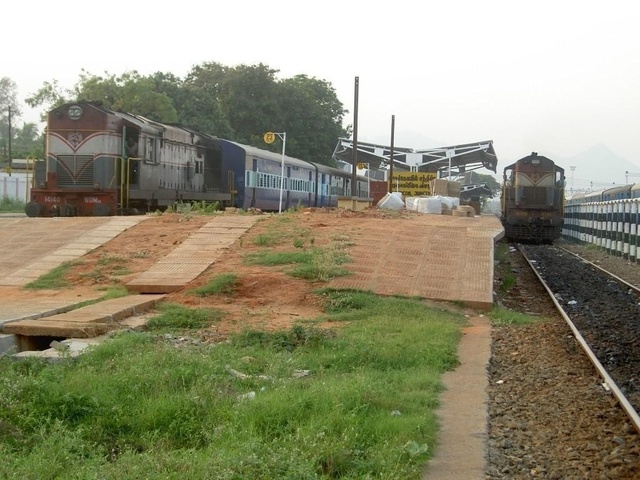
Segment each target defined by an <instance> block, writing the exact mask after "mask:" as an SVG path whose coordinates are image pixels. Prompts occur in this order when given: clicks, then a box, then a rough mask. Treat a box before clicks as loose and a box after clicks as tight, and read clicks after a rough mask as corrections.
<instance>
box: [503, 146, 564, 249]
mask: <svg viewBox="0 0 640 480" xmlns="http://www.w3.org/2000/svg"><path fill="white" fill-rule="evenodd" d="M564 187H565V176H564V169H563V168H561V167H559V166H558V165H556V164H555V162H553V161H552V160H550V159H549V158H547V157H544V156H542V155H538V154H537V153H536V152H532V153H531V155H528V156H526V157H523V158H521V159H520V160H518V161H516V162H515V163H513V164H511V165H509V166H507V167H505V168H504V175H503V182H502V198H501V217H500V219H501V222H502V225H503V227H504V230H505V238H507V239H508V240H513V241H521V242H535V243H552V242H553V241H554V240H556V239H558V238H560V237H561V235H562V226H563V223H564V211H563V208H564Z"/></svg>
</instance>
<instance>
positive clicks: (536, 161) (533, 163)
mask: <svg viewBox="0 0 640 480" xmlns="http://www.w3.org/2000/svg"><path fill="white" fill-rule="evenodd" d="M531 165H540V159H539V158H534V159H532V160H531Z"/></svg>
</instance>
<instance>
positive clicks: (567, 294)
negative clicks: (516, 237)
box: [517, 245, 640, 433]
mask: <svg viewBox="0 0 640 480" xmlns="http://www.w3.org/2000/svg"><path fill="white" fill-rule="evenodd" d="M517 247H518V250H519V251H520V252H521V253H522V254H523V256H524V257H525V259H526V261H527V262H528V264H529V266H530V267H531V268H532V270H533V271H534V273H535V274H536V276H537V277H538V279H539V280H540V281H541V282H542V284H543V286H544V288H545V289H546V291H547V292H548V293H549V295H550V296H551V298H552V300H553V302H554V304H555V306H556V308H557V309H558V311H559V312H560V314H561V315H562V317H563V318H564V320H565V321H566V322H567V324H568V325H569V327H570V329H571V331H572V333H573V337H574V338H575V341H576V342H577V343H578V344H579V345H580V346H581V347H582V349H583V350H584V351H585V353H586V355H587V356H588V357H589V360H590V361H591V363H592V364H593V365H594V366H595V368H596V370H597V371H598V374H599V375H600V377H601V378H602V380H603V386H604V387H605V388H607V389H609V390H610V391H611V393H612V394H613V395H614V396H615V398H616V399H617V400H618V402H619V403H620V405H621V407H622V408H623V410H624V411H625V413H626V414H627V416H628V417H629V419H630V421H631V423H632V424H633V426H634V427H635V429H636V431H638V432H639V433H640V416H639V415H638V411H640V290H639V289H638V288H636V287H635V286H633V285H631V284H630V283H628V282H626V281H625V280H624V279H622V278H620V277H618V276H616V275H614V274H612V273H610V272H607V271H606V270H604V269H603V268H601V267H599V266H597V265H595V264H593V263H590V262H588V261H586V260H584V259H582V258H580V257H579V256H577V255H575V254H574V253H572V252H570V251H568V250H565V249H563V248H560V247H557V246H547V245H544V246H543V245H518V246H517Z"/></svg>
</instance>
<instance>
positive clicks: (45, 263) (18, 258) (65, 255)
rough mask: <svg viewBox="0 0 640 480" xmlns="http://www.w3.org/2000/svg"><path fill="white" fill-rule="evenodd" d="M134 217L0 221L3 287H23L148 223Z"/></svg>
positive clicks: (142, 218)
mask: <svg viewBox="0 0 640 480" xmlns="http://www.w3.org/2000/svg"><path fill="white" fill-rule="evenodd" d="M147 218H149V217H146V216H141V215H138V216H131V217H59V218H30V217H22V218H0V244H1V245H2V248H3V251H4V252H5V253H6V254H5V255H2V256H0V286H18V287H20V286H24V285H26V284H28V283H30V282H33V281H34V280H36V279H38V277H40V276H42V275H44V274H45V273H47V272H49V271H51V270H52V269H54V268H56V267H58V266H60V265H62V264H63V263H64V262H68V261H72V260H76V259H78V258H80V257H82V256H83V255H85V254H86V253H89V252H90V251H92V250H94V249H96V248H98V247H99V246H101V245H103V244H104V243H106V242H108V241H109V240H111V239H113V238H114V237H116V236H117V235H119V234H120V233H122V232H123V231H125V230H127V229H128V228H131V227H133V226H134V225H137V224H138V223H140V222H141V221H144V220H146V219H147Z"/></svg>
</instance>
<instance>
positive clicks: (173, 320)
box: [147, 303, 222, 331]
mask: <svg viewBox="0 0 640 480" xmlns="http://www.w3.org/2000/svg"><path fill="white" fill-rule="evenodd" d="M158 310H159V311H160V314H159V315H157V316H155V317H153V318H152V319H150V320H149V321H148V322H147V328H148V329H149V330H150V331H158V330H162V331H167V330H187V329H192V330H193V329H195V330H197V329H200V328H205V327H208V326H210V325H211V324H213V323H215V322H216V321H217V320H219V319H220V317H221V315H222V313H221V312H219V311H218V310H215V309H206V308H187V307H184V306H182V305H178V304H175V303H162V304H160V305H159V307H158Z"/></svg>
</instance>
